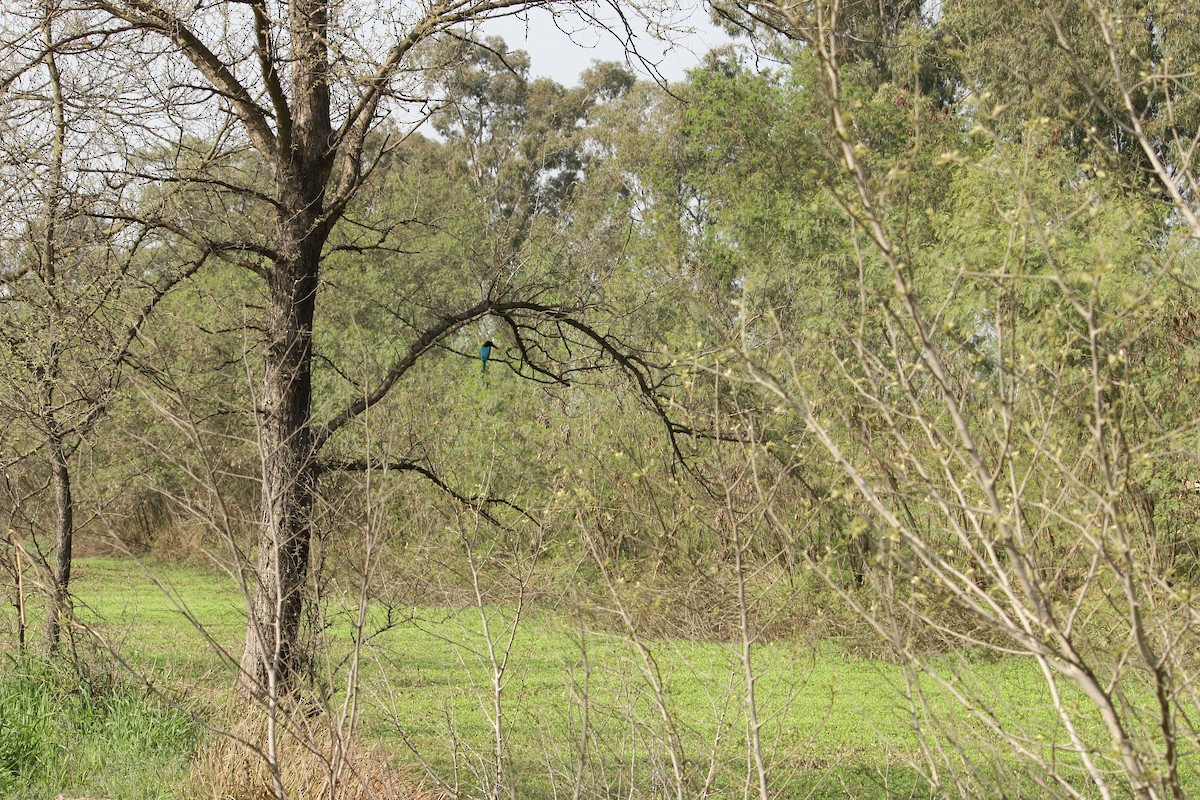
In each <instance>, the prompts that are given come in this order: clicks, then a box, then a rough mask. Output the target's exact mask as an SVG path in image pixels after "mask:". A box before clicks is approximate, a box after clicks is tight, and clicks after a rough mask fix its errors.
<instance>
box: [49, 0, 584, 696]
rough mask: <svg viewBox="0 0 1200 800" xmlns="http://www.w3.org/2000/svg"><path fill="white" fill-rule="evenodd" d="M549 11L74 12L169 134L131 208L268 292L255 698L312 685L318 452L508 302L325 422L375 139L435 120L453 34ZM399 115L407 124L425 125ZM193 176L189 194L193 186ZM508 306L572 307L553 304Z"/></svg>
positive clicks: (257, 4)
mask: <svg viewBox="0 0 1200 800" xmlns="http://www.w3.org/2000/svg"><path fill="white" fill-rule="evenodd" d="M542 5H546V6H549V5H551V3H550V2H549V1H548V0H436V1H435V2H423V3H419V4H408V3H400V2H387V3H383V4H378V3H366V2H361V3H359V2H334V1H333V0H287V1H286V2H284V1H280V2H274V1H273V0H251V2H239V1H237V0H207V1H202V2H199V3H196V4H191V3H187V4H180V3H170V2H159V0H65V2H64V4H63V7H64V9H67V10H70V11H73V12H74V14H75V16H74V18H73V19H74V24H76V25H78V26H80V28H81V29H87V30H91V31H93V32H95V33H96V34H97V35H103V36H104V37H105V39H106V41H108V42H109V43H110V45H111V46H115V45H116V44H120V45H122V46H124V47H125V48H126V50H125V53H126V57H125V63H126V66H127V67H128V70H129V74H130V75H131V76H136V85H131V86H129V87H128V89H129V91H128V92H127V93H125V94H124V95H122V96H121V98H120V105H119V107H118V108H115V109H114V113H122V114H123V119H124V120H125V122H126V124H127V125H128V127H129V131H130V133H129V137H130V140H131V141H132V142H133V143H134V144H136V145H138V146H141V147H143V148H144V147H146V146H148V145H150V144H157V143H160V142H162V141H164V140H165V141H167V142H169V145H170V146H169V147H168V148H162V147H158V148H157V149H156V152H157V153H158V155H156V156H155V157H154V158H151V159H147V160H146V161H145V162H144V163H142V164H140V165H139V166H137V167H136V168H133V167H128V168H121V170H120V171H121V172H122V174H123V175H133V176H134V177H136V178H137V179H139V180H141V181H143V182H144V183H146V184H147V185H156V186H159V187H162V188H161V189H160V191H163V192H164V196H166V195H170V196H169V197H167V199H165V200H163V201H162V202H159V203H158V204H157V205H154V206H153V208H152V211H151V212H150V213H148V212H147V211H146V210H145V208H144V207H130V208H129V209H128V210H127V211H126V212H124V214H123V216H125V217H126V218H127V219H129V220H136V221H138V222H139V223H140V224H141V225H143V226H145V228H146V229H147V230H152V231H156V232H159V233H161V234H163V238H164V241H166V240H171V241H173V242H183V243H186V244H188V245H190V246H191V248H193V250H194V251H195V252H196V253H199V254H202V255H203V256H205V257H216V258H220V259H223V260H226V261H229V262H231V263H236V264H238V265H240V266H242V267H244V268H245V269H247V270H250V271H251V272H253V273H254V274H255V275H257V276H258V277H259V278H260V279H261V281H262V284H263V297H262V300H261V302H262V308H261V319H260V320H259V321H258V322H257V325H258V326H259V328H260V332H261V347H260V350H261V370H262V377H261V388H260V392H259V397H258V403H257V408H256V409H255V415H256V420H257V428H258V432H259V442H260V449H261V461H262V499H261V504H262V511H261V513H262V527H261V531H260V535H259V539H258V552H257V568H256V570H255V578H256V588H255V591H254V597H253V601H252V604H251V609H250V615H249V624H248V626H247V634H246V643H245V649H244V651H243V655H242V659H241V671H242V686H243V688H244V689H245V690H247V691H249V692H252V693H254V694H258V695H264V696H267V695H269V696H271V697H275V696H278V695H280V694H284V693H286V692H288V691H289V690H290V689H292V688H294V687H295V685H296V675H297V660H298V655H299V654H298V652H297V642H298V636H299V629H300V623H301V615H302V610H303V607H304V589H305V581H306V576H307V572H308V567H309V551H310V544H311V538H312V519H311V515H312V510H313V506H314V492H315V490H316V482H317V478H318V473H319V466H318V461H317V454H318V452H319V451H320V450H321V448H322V447H323V446H324V445H326V443H327V442H329V441H330V439H331V437H333V436H334V435H335V434H337V433H338V431H340V430H342V429H343V428H344V427H345V426H346V425H347V424H348V423H350V422H351V421H353V420H355V419H356V418H357V417H358V416H359V415H361V414H362V413H363V412H364V411H365V410H366V409H367V408H369V407H371V406H372V405H374V404H375V403H378V402H379V401H381V400H382V399H383V398H384V397H385V396H386V395H387V394H388V392H389V391H390V390H391V388H392V387H393V386H394V385H396V383H397V381H398V380H399V379H400V378H401V377H402V376H403V375H404V374H405V372H406V371H407V370H408V369H409V368H410V367H411V366H412V365H413V364H414V363H415V362H416V361H417V360H418V359H419V358H420V357H421V356H422V355H423V354H425V353H426V352H428V351H429V350H430V349H431V348H433V347H434V346H435V345H436V343H437V342H439V341H440V340H442V339H443V338H444V337H446V336H447V335H449V334H451V333H453V332H454V331H456V330H458V329H460V328H462V327H463V326H464V325H467V324H469V323H470V322H472V321H474V320H476V319H478V318H479V317H481V316H484V315H487V314H489V313H496V312H497V311H498V310H502V309H501V306H502V303H500V301H499V298H497V297H495V296H491V295H488V296H485V297H484V298H482V299H481V300H479V301H477V302H475V303H473V304H470V305H468V306H466V307H464V308H461V309H459V310H457V311H455V312H453V313H447V314H444V315H442V316H440V317H438V318H436V319H434V320H433V321H432V322H431V323H430V324H429V326H428V327H426V328H424V329H423V330H420V331H418V332H417V333H416V335H415V336H414V338H413V341H412V343H411V346H409V347H408V348H406V349H404V350H403V352H402V353H401V354H400V355H399V356H398V357H397V359H396V360H395V362H394V363H392V364H391V365H390V367H389V368H388V369H387V370H386V372H385V374H384V375H383V376H382V377H381V378H380V380H379V382H378V383H377V385H375V386H373V387H370V388H369V389H368V390H366V391H364V392H363V393H362V394H361V395H360V396H359V397H358V398H357V399H355V400H354V401H353V402H351V403H349V404H348V405H346V406H344V407H343V408H341V409H337V410H334V411H332V412H331V413H330V414H329V416H328V417H327V418H325V419H324V420H321V421H317V420H314V417H313V407H314V405H313V363H314V360H313V355H314V353H313V331H314V320H315V316H316V311H317V298H318V295H319V293H320V288H321V285H322V260H323V259H324V257H325V256H326V255H327V253H328V250H329V249H330V243H331V237H332V235H333V233H334V231H335V229H336V228H337V226H338V225H339V223H340V222H342V221H343V220H344V218H345V215H346V212H347V209H348V208H349V207H350V206H351V204H352V202H353V201H354V199H355V197H356V195H357V193H358V192H359V190H360V188H361V187H362V186H363V185H364V182H365V181H366V180H367V179H368V178H369V176H370V175H371V174H372V171H373V169H374V168H375V166H376V165H377V164H378V163H379V158H381V154H382V153H383V152H386V150H387V148H386V147H385V148H384V149H383V150H380V149H378V148H369V147H368V146H367V143H368V141H369V140H370V137H371V134H372V133H373V132H375V131H376V130H379V129H380V126H381V123H382V122H383V121H384V120H385V119H388V118H389V117H391V118H398V117H399V116H400V115H401V114H402V113H404V112H405V111H406V110H408V111H413V110H415V112H416V116H417V117H420V116H421V115H422V114H423V113H424V111H422V109H424V108H428V107H429V106H428V103H427V102H425V103H423V102H421V101H420V100H419V99H417V98H420V97H421V96H422V95H423V92H424V87H425V82H424V81H423V80H422V78H423V76H425V75H428V74H430V72H431V71H437V70H438V69H440V68H441V67H442V66H443V65H442V64H440V63H439V62H440V60H441V59H442V58H443V57H444V54H445V53H446V52H447V51H446V50H445V49H444V48H441V47H439V46H436V45H437V44H438V43H439V42H441V41H444V40H448V39H460V38H463V37H465V36H466V35H468V34H469V32H470V29H471V28H472V27H473V26H476V25H478V24H479V23H481V22H483V21H484V20H487V19H489V18H493V17H497V16H504V15H509V14H512V13H515V12H517V11H519V10H522V9H527V8H531V7H535V6H542ZM555 5H557V4H555ZM451 52H452V51H451ZM80 57H81V58H85V59H86V58H87V57H88V56H87V54H86V53H84V54H81V56H80ZM397 124H398V127H399V128H400V129H403V128H405V127H410V126H411V124H412V121H411V120H410V122H409V123H408V124H407V125H406V124H405V123H404V122H402V121H399V122H398V123H397ZM247 153H251V154H252V157H250V158H247V157H246V155H247ZM110 166H111V165H109V164H99V165H97V167H98V168H100V169H108V168H110ZM180 186H183V187H185V190H177V187H180ZM167 189H171V190H172V191H171V192H168V191H167ZM172 192H173V193H172ZM197 202H201V203H202V204H203V205H204V212H203V213H202V214H197V213H195V206H194V204H195V203H197ZM114 216H118V217H119V216H122V214H115V215H114ZM504 308H505V309H507V310H508V311H518V310H519V311H523V312H525V313H529V314H535V315H536V314H543V315H549V316H552V317H553V316H556V315H559V314H561V311H560V310H556V309H553V308H550V307H548V306H545V305H539V304H536V303H532V304H530V303H526V304H524V305H521V304H514V303H509V305H507V306H504ZM593 339H595V337H593Z"/></svg>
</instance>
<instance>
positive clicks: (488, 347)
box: [479, 339, 496, 372]
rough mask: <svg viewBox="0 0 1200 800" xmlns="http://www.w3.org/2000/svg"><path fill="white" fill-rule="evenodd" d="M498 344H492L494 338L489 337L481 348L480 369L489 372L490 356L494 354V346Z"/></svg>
mask: <svg viewBox="0 0 1200 800" xmlns="http://www.w3.org/2000/svg"><path fill="white" fill-rule="evenodd" d="M495 346H496V345H494V344H492V340H491V339H488V340H487V341H486V342H484V343H483V345H482V346H481V347H480V348H479V371H480V372H487V364H488V357H489V356H491V354H492V348H493V347H495Z"/></svg>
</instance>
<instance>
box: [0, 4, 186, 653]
mask: <svg viewBox="0 0 1200 800" xmlns="http://www.w3.org/2000/svg"><path fill="white" fill-rule="evenodd" d="M22 12H25V14H26V16H25V17H24V19H25V20H27V22H28V23H29V24H28V25H27V26H26V27H25V28H24V29H21V28H17V27H13V28H11V29H9V33H12V34H13V35H11V36H6V37H5V40H4V45H5V47H6V51H7V52H8V53H9V54H10V55H11V56H12V58H11V59H8V60H6V63H11V64H13V65H15V66H16V67H17V69H16V70H15V71H14V72H13V73H11V74H9V75H6V76H4V78H3V83H4V90H5V91H6V93H7V97H6V98H5V99H6V101H7V102H6V103H5V108H6V111H7V112H8V120H9V122H10V126H9V129H8V130H7V131H6V135H5V137H4V141H3V146H2V147H3V170H4V172H5V181H4V207H5V215H6V219H5V231H6V233H5V235H4V238H3V240H2V246H3V253H4V258H5V263H3V265H2V266H0V305H2V306H3V307H4V309H5V312H6V313H5V316H4V319H3V322H2V323H0V340H2V342H3V347H4V351H3V356H2V358H3V363H4V364H5V369H4V370H3V376H4V389H5V392H4V400H3V407H4V411H5V414H6V416H7V418H8V419H9V420H10V421H11V422H12V427H11V428H10V429H9V431H8V436H7V437H6V438H7V439H8V440H9V441H8V445H9V450H10V452H9V453H7V454H6V455H5V457H4V458H5V463H6V466H7V467H11V466H17V465H20V466H22V467H25V468H28V467H30V465H31V464H32V462H33V459H34V457H35V456H37V457H41V458H45V460H46V461H47V462H48V464H49V467H50V479H49V485H50V488H51V493H52V495H53V511H52V514H51V517H52V521H51V522H50V523H49V525H48V526H47V527H49V529H50V534H51V542H50V544H49V547H45V546H44V545H43V541H42V539H41V538H40V537H37V538H35V539H34V541H33V546H34V550H35V551H36V553H37V555H38V557H39V558H40V559H41V561H42V562H43V563H42V567H43V569H44V572H45V577H44V580H43V581H42V583H43V584H44V587H45V590H46V594H47V598H48V601H49V608H48V611H47V614H46V622H45V632H44V643H45V648H46V650H47V651H50V652H52V651H54V650H55V649H56V648H57V647H58V644H59V640H60V636H61V631H62V628H63V622H64V618H65V616H66V615H67V614H68V613H69V610H70V602H69V588H70V579H71V562H72V553H73V539H74V534H75V529H76V527H77V523H76V506H77V500H76V498H75V489H74V487H73V480H72V460H73V458H74V456H75V455H76V454H77V453H78V452H79V451H80V450H81V449H86V448H87V443H88V437H89V434H91V433H92V432H93V430H94V429H95V428H96V426H97V424H98V423H99V422H100V421H101V420H102V419H103V418H104V416H105V415H106V413H107V412H108V411H109V410H110V408H111V405H112V403H113V402H114V398H115V397H116V395H117V391H118V388H119V386H120V384H121V379H122V372H123V370H124V368H125V366H126V364H127V362H128V360H129V358H130V356H131V353H132V349H133V347H134V345H135V343H136V340H137V335H138V331H139V330H140V328H141V327H142V325H143V324H144V323H145V321H146V319H147V318H148V317H149V315H150V313H151V311H152V309H153V308H154V306H155V305H156V304H157V303H158V302H159V301H160V300H161V298H162V297H163V296H164V295H165V293H166V291H167V290H168V289H169V288H171V287H172V286H174V285H176V284H177V283H178V282H179V281H180V280H182V279H184V278H186V276H187V275H189V274H191V272H193V271H194V270H195V269H196V268H198V266H199V263H192V264H186V263H184V264H183V265H182V268H181V269H171V270H165V271H162V272H159V273H158V274H156V275H150V274H147V273H145V272H140V273H139V269H144V266H145V259H144V256H143V253H142V245H143V241H142V240H140V239H139V238H138V236H137V234H136V232H131V231H129V230H128V229H127V228H126V227H125V226H123V225H121V224H115V225H114V224H112V223H111V221H110V220H106V219H103V218H102V217H100V216H98V215H100V214H102V213H103V212H102V208H103V207H104V206H105V205H106V201H105V200H104V198H103V197H102V196H101V195H102V192H101V187H99V186H98V185H97V183H96V182H95V181H94V180H93V179H91V178H90V177H89V176H88V174H87V172H88V169H87V168H88V166H89V163H90V162H91V161H92V160H93V159H103V158H104V150H103V148H104V146H105V145H106V144H107V143H108V142H109V141H111V140H110V137H109V134H111V133H112V132H111V130H105V128H104V121H103V120H102V119H101V118H100V117H99V116H98V115H97V114H95V113H93V109H95V108H96V107H97V105H98V104H101V103H102V102H103V86H102V82H97V76H95V75H89V74H86V73H83V72H82V71H80V72H64V70H63V69H62V68H61V67H60V62H63V61H66V62H68V63H70V62H71V55H72V53H73V52H76V51H77V50H78V49H80V48H81V47H83V48H91V47H94V46H95V43H94V42H88V41H85V42H84V43H82V44H81V43H80V41H79V39H78V33H79V31H77V30H73V29H72V27H71V25H70V24H69V23H68V22H66V21H65V20H64V18H63V15H62V13H61V10H60V8H59V7H58V5H57V4H56V3H54V2H42V3H35V4H32V5H30V6H29V7H28V8H24V7H22V8H16V9H14V10H13V11H12V12H11V13H12V15H13V16H12V17H10V20H12V19H19V18H20V17H19V16H18V15H19V14H20V13H22ZM105 189H106V190H107V191H108V192H109V193H110V194H119V192H120V189H119V187H105ZM23 506H24V504H23V503H22V502H20V499H19V498H17V499H16V502H15V503H14V507H15V508H18V509H20V508H21V507H23ZM39 516H40V515H39ZM27 522H28V523H29V524H30V525H31V527H33V528H34V529H35V530H36V529H37V528H39V527H41V522H40V521H39V520H37V519H33V518H29V519H28V520H27Z"/></svg>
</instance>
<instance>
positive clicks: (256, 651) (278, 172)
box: [241, 0, 332, 698]
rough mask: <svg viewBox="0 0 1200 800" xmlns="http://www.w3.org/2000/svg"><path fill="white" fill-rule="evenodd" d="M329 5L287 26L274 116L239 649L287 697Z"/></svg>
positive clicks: (303, 580)
mask: <svg viewBox="0 0 1200 800" xmlns="http://www.w3.org/2000/svg"><path fill="white" fill-rule="evenodd" d="M326 24H327V6H326V3H325V2H323V0H298V1H297V2H293V3H292V4H291V7H290V15H289V25H290V28H291V31H292V39H293V42H294V45H295V47H296V51H297V55H298V57H297V58H296V60H295V62H294V64H293V66H292V71H291V75H290V76H289V78H290V82H291V93H290V94H291V97H292V106H291V109H290V111H291V119H290V120H286V119H285V120H280V122H279V133H278V143H279V150H278V155H277V163H276V168H275V183H276V200H277V201H278V207H279V209H280V216H279V221H278V228H277V234H276V241H277V242H278V243H279V248H278V249H279V253H280V258H279V259H278V260H276V261H275V262H274V263H273V264H272V265H271V267H270V269H268V270H267V271H266V279H267V286H268V301H267V319H266V342H265V348H264V354H263V355H264V365H263V366H264V372H263V388H262V406H261V409H260V411H259V429H260V448H261V455H262V469H263V479H262V529H261V531H260V534H259V541H258V557H257V585H256V588H255V593H254V597H253V599H252V601H251V607H250V619H249V624H248V625H247V630H246V647H245V650H244V651H243V653H242V659H241V670H242V689H243V692H250V693H255V694H258V695H259V696H270V697H272V698H275V697H280V696H283V695H287V694H289V693H291V692H292V691H294V690H295V689H296V688H297V686H298V677H299V669H300V667H301V666H302V664H301V663H300V656H301V653H300V652H299V648H300V623H301V616H302V613H303V610H304V605H305V604H304V599H305V590H306V585H307V580H308V564H309V549H310V542H311V537H312V519H311V517H312V509H313V496H314V492H315V490H316V470H315V468H314V460H313V457H314V448H313V432H312V331H313V318H314V315H315V311H316V297H317V285H318V280H319V277H320V267H321V254H322V250H323V249H324V245H325V239H326V238H327V236H328V231H327V223H326V221H325V217H324V206H325V185H326V181H327V180H328V178H329V172H330V167H331V164H332V158H331V155H330V150H329V142H330V138H331V135H332V126H331V123H330V107H329V106H330V103H329V85H328V54H327V52H326V45H325V40H326V37H325V28H326Z"/></svg>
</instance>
